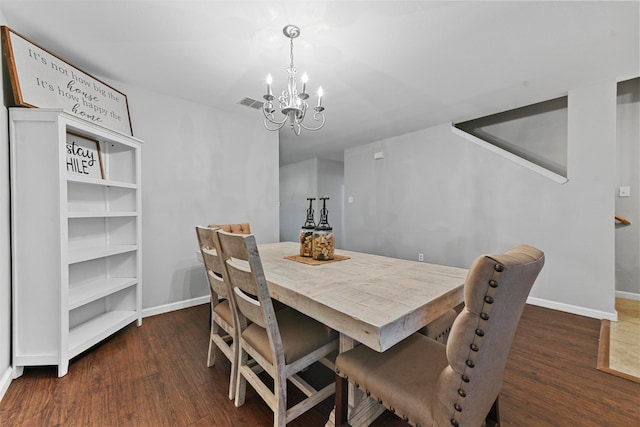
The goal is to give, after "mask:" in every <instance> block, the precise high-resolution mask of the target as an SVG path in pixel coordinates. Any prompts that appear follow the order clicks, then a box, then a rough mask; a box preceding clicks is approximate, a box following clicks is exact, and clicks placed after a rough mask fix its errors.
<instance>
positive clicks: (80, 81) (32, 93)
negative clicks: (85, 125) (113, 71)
mask: <svg viewBox="0 0 640 427" xmlns="http://www.w3.org/2000/svg"><path fill="white" fill-rule="evenodd" d="M2 39H3V47H4V51H5V55H6V58H7V66H8V69H9V78H10V80H11V88H12V90H13V98H14V103H15V104H16V105H19V106H23V107H40V108H62V109H63V110H64V111H66V112H67V113H69V114H72V115H74V116H76V117H80V118H82V119H85V120H87V121H90V122H92V123H96V124H98V125H101V126H104V127H106V128H109V129H112V130H115V131H118V132H120V133H123V134H126V135H129V136H133V131H132V129H131V119H130V117H129V106H128V104H127V96H126V95H125V94H123V93H121V92H119V91H117V90H116V89H114V88H112V87H111V86H109V85H107V84H105V83H103V82H101V81H100V80H98V79H96V78H95V77H92V76H90V75H89V74H87V73H85V72H83V71H81V70H79V69H78V68H76V67H74V66H73V65H71V64H69V63H67V62H65V61H64V60H62V59H60V58H59V57H57V56H55V55H53V54H52V53H50V52H48V51H46V50H45V49H43V48H41V47H40V46H38V45H36V44H34V43H31V42H30V41H29V40H27V39H26V38H24V37H22V36H21V35H20V34H18V33H16V32H14V31H13V30H11V29H10V28H9V27H6V26H2Z"/></svg>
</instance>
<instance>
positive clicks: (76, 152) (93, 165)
mask: <svg viewBox="0 0 640 427" xmlns="http://www.w3.org/2000/svg"><path fill="white" fill-rule="evenodd" d="M67 173H70V174H76V175H83V176H86V177H89V178H97V179H104V169H103V168H102V157H101V156H100V143H99V142H98V141H96V140H93V139H89V138H86V137H84V136H80V135H76V134H74V133H67Z"/></svg>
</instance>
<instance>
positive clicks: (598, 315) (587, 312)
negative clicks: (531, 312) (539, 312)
mask: <svg viewBox="0 0 640 427" xmlns="http://www.w3.org/2000/svg"><path fill="white" fill-rule="evenodd" d="M527 304H531V305H537V306H540V307H544V308H550V309H552V310H558V311H564V312H566V313H571V314H578V315H580V316H585V317H592V318H594V319H601V320H602V319H606V320H612V321H617V320H618V312H617V311H615V310H614V311H613V312H612V313H610V312H607V311H600V310H593V309H590V308H585V307H579V306H577V305H571V304H564V303H561V302H555V301H549V300H546V299H541V298H534V297H529V298H527Z"/></svg>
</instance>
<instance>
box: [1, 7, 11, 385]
mask: <svg viewBox="0 0 640 427" xmlns="http://www.w3.org/2000/svg"><path fill="white" fill-rule="evenodd" d="M0 24H2V25H4V24H6V21H5V18H4V15H3V14H2V11H0ZM2 60H3V61H4V55H3V58H2ZM4 71H5V70H4V67H2V70H1V71H0V74H1V75H2V81H3V82H4V81H5V78H6V77H7V76H6V75H4ZM4 94H5V91H4V89H3V85H2V84H0V99H4ZM7 117H8V114H7V109H6V104H3V107H2V108H0V236H1V237H0V398H2V395H3V394H4V391H5V389H6V387H8V386H9V382H10V374H11V255H10V254H11V247H10V240H9V236H10V232H11V229H10V222H9V218H10V211H9V127H8V124H7Z"/></svg>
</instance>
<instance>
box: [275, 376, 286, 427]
mask: <svg viewBox="0 0 640 427" xmlns="http://www.w3.org/2000/svg"><path fill="white" fill-rule="evenodd" d="M273 382H274V385H273V389H274V397H275V398H276V404H275V408H273V427H285V426H286V425H287V378H286V377H285V376H284V375H282V373H281V372H279V371H278V372H277V373H276V378H274V379H273Z"/></svg>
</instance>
